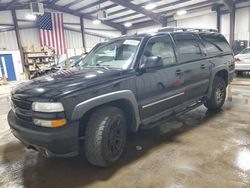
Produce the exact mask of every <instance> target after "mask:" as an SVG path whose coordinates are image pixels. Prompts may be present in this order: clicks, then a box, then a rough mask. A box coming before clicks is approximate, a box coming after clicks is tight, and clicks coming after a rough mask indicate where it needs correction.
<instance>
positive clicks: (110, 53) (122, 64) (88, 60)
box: [79, 38, 141, 69]
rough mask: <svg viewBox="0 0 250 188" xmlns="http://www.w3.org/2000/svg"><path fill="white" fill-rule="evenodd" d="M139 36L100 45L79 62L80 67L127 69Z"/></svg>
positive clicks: (135, 50)
mask: <svg viewBox="0 0 250 188" xmlns="http://www.w3.org/2000/svg"><path fill="white" fill-rule="evenodd" d="M140 41H141V38H130V39H119V40H115V41H111V42H108V43H105V44H103V45H100V46H99V47H97V48H96V49H94V50H92V51H91V52H90V53H89V54H88V55H87V56H86V57H85V58H84V59H83V60H82V61H81V62H80V63H79V67H80V68H91V67H101V68H105V69H128V67H129V65H130V64H131V63H132V61H133V59H134V57H135V54H136V52H137V50H138V47H139V44H140Z"/></svg>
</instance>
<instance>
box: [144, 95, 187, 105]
mask: <svg viewBox="0 0 250 188" xmlns="http://www.w3.org/2000/svg"><path fill="white" fill-rule="evenodd" d="M184 94H185V92H181V93H178V94H176V95H173V96H171V97H168V98H165V99H161V100H159V101H155V102H153V103H149V104H146V105H144V106H142V108H147V107H150V106H153V105H156V104H158V103H161V102H164V101H168V100H170V99H173V98H176V97H179V96H181V95H184Z"/></svg>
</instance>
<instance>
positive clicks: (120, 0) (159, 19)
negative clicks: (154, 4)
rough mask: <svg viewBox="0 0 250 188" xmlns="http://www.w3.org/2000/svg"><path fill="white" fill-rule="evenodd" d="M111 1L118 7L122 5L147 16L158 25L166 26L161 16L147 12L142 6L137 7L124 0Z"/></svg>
mask: <svg viewBox="0 0 250 188" xmlns="http://www.w3.org/2000/svg"><path fill="white" fill-rule="evenodd" d="M110 1H112V2H113V3H116V4H118V5H121V6H123V7H126V8H128V9H131V10H133V11H135V12H138V13H141V14H144V15H145V16H147V17H149V18H151V19H152V20H154V21H155V22H156V23H160V24H164V22H165V21H164V19H163V18H162V17H161V16H160V15H159V14H155V13H153V12H150V11H147V10H146V9H144V8H143V7H141V6H140V5H136V4H133V3H131V2H128V1H124V0H110Z"/></svg>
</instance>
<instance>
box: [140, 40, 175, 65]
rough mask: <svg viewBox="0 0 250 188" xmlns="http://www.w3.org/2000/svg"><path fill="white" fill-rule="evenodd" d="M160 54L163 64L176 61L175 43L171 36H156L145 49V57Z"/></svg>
mask: <svg viewBox="0 0 250 188" xmlns="http://www.w3.org/2000/svg"><path fill="white" fill-rule="evenodd" d="M150 56H159V57H161V58H162V61H163V65H169V64H173V63H175V62H176V58H175V53H174V48H173V43H172V41H171V38H170V37H169V36H164V37H154V38H152V39H150V40H149V41H148V43H147V45H146V47H145V49H144V53H143V58H147V57H150Z"/></svg>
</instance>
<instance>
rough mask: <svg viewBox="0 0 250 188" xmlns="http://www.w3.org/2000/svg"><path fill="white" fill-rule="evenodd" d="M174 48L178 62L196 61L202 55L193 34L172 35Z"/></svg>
mask: <svg viewBox="0 0 250 188" xmlns="http://www.w3.org/2000/svg"><path fill="white" fill-rule="evenodd" d="M174 40H175V44H176V48H177V50H178V54H179V60H180V62H185V61H190V60H196V59H199V58H201V57H202V53H201V50H200V47H199V44H198V43H197V40H196V39H195V36H194V35H193V34H183V33H176V34H174Z"/></svg>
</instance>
